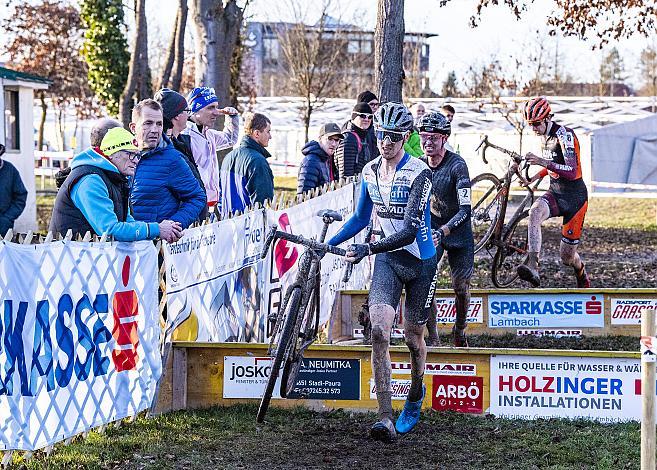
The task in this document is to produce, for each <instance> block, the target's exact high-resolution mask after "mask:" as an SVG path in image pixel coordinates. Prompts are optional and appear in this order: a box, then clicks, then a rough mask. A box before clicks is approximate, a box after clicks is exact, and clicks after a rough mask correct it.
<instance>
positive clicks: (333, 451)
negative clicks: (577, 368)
mask: <svg viewBox="0 0 657 470" xmlns="http://www.w3.org/2000/svg"><path fill="white" fill-rule="evenodd" d="M255 412H256V408H255V406H244V405H240V406H233V407H230V408H211V409H207V410H200V411H191V412H176V413H171V414H167V415H163V416H159V417H156V418H152V419H146V418H138V419H137V420H136V422H134V423H130V424H127V425H124V426H122V427H121V428H119V429H110V430H109V431H107V432H106V433H105V434H97V433H91V434H90V435H89V437H88V438H87V439H85V440H82V439H80V440H76V441H75V442H74V443H73V444H71V445H69V446H59V447H58V448H57V449H56V450H55V452H54V453H53V454H51V455H50V456H49V457H46V456H45V455H42V454H36V456H35V458H33V459H32V460H29V461H23V460H21V459H20V458H15V459H14V465H13V467H14V468H26V469H70V468H98V469H141V468H152V469H163V468H167V469H168V468H175V469H195V468H198V469H206V468H207V469H210V468H212V469H267V470H273V469H302V468H304V469H305V468H327V469H335V468H344V469H375V468H390V469H394V468H404V469H459V470H471V469H472V470H484V469H486V470H488V469H505V470H509V469H522V470H530V469H551V470H558V469H559V470H567V469H568V470H570V469H582V470H583V469H600V470H606V469H608V470H620V469H638V468H639V467H640V465H639V447H640V425H639V424H638V423H620V424H598V423H591V422H586V421H579V420H578V421H569V420H557V419H552V420H537V421H513V420H504V419H496V418H493V417H479V416H468V415H462V414H456V413H451V412H450V413H436V412H429V413H425V414H424V416H423V417H422V420H421V422H420V424H419V425H418V428H417V430H416V431H415V432H413V433H411V434H409V435H407V436H405V437H403V438H401V439H400V440H398V441H397V442H396V443H394V444H390V445H384V444H381V443H379V442H375V441H372V440H371V439H370V438H369V437H368V429H369V426H370V425H371V423H372V422H373V421H375V420H376V417H375V415H374V414H372V413H356V414H352V413H349V412H345V411H339V410H338V411H335V412H312V411H307V410H303V409H294V410H277V409H272V410H270V412H269V413H268V421H267V422H266V423H265V424H264V425H258V426H256V425H255V420H254V416H255Z"/></svg>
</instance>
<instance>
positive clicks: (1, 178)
mask: <svg viewBox="0 0 657 470" xmlns="http://www.w3.org/2000/svg"><path fill="white" fill-rule="evenodd" d="M4 153H5V146H4V145H2V144H0V238H1V237H4V236H5V234H6V233H7V232H8V231H9V229H13V228H14V221H15V220H16V219H17V218H18V216H19V215H21V213H22V212H23V209H25V201H26V200H27V190H26V189H25V186H24V185H23V180H21V175H20V173H18V170H17V169H16V167H15V166H14V165H12V164H11V163H9V162H7V161H5V160H3V159H2V155H3V154H4Z"/></svg>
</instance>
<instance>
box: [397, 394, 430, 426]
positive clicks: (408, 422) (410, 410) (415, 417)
mask: <svg viewBox="0 0 657 470" xmlns="http://www.w3.org/2000/svg"><path fill="white" fill-rule="evenodd" d="M426 394H427V387H426V386H425V385H424V384H422V398H420V399H419V400H418V401H408V399H406V403H404V410H403V411H402V412H401V414H400V415H399V418H397V424H395V429H396V430H397V432H398V433H399V434H406V433H407V432H410V431H412V430H413V428H414V427H415V425H416V424H417V423H418V421H420V410H421V409H422V402H423V401H424V396H425V395H426Z"/></svg>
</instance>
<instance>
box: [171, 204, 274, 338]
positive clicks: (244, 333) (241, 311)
mask: <svg viewBox="0 0 657 470" xmlns="http://www.w3.org/2000/svg"><path fill="white" fill-rule="evenodd" d="M264 224H265V217H264V211H254V212H248V213H246V214H244V215H242V216H239V217H235V218H233V219H227V220H222V221H220V222H215V223H213V224H208V225H203V226H201V227H196V228H191V229H187V230H185V235H184V236H183V237H182V238H181V239H180V240H178V241H177V242H176V243H172V244H168V243H165V247H164V259H165V264H166V274H167V275H166V285H167V331H168V332H173V331H174V330H176V331H175V333H174V335H173V338H174V339H176V340H181V341H201V342H236V341H239V342H247V343H248V342H262V341H264V340H265V322H264V316H263V315H262V314H261V308H260V304H261V300H262V293H261V289H262V287H263V286H264V284H265V283H264V278H263V275H264V274H263V269H262V264H263V261H262V260H261V259H260V254H261V252H262V248H263V243H264V236H265V233H264V231H265V226H264Z"/></svg>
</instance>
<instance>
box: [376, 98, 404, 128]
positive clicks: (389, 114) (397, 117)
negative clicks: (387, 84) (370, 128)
mask: <svg viewBox="0 0 657 470" xmlns="http://www.w3.org/2000/svg"><path fill="white" fill-rule="evenodd" d="M374 128H375V129H377V130H378V129H381V130H386V131H396V132H406V131H410V130H411V129H413V115H412V114H411V113H410V111H409V110H408V108H407V107H406V106H404V105H403V104H401V103H391V102H389V103H385V104H383V105H382V106H380V107H379V109H377V111H376V114H375V115H374Z"/></svg>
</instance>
